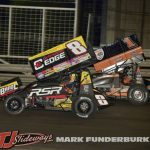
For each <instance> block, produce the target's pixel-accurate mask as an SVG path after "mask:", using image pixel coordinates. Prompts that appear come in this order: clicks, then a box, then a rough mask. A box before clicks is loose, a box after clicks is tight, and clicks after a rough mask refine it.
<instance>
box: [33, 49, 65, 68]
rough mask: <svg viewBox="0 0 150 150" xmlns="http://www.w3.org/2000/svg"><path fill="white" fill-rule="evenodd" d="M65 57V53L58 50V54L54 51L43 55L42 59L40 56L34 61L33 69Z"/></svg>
mask: <svg viewBox="0 0 150 150" xmlns="http://www.w3.org/2000/svg"><path fill="white" fill-rule="evenodd" d="M65 57H66V55H65V52H64V51H62V52H60V53H59V54H57V53H56V54H55V55H54V54H53V55H48V56H46V57H44V58H43V59H42V58H40V59H38V60H36V61H34V68H35V70H39V69H42V68H44V67H45V66H48V65H51V64H53V63H55V62H57V61H59V60H61V59H63V58H65Z"/></svg>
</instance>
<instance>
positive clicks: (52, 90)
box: [29, 87, 62, 97]
mask: <svg viewBox="0 0 150 150" xmlns="http://www.w3.org/2000/svg"><path fill="white" fill-rule="evenodd" d="M61 90H62V87H49V88H36V89H32V91H31V92H30V94H29V97H31V96H33V95H36V96H44V95H52V94H60V92H61Z"/></svg>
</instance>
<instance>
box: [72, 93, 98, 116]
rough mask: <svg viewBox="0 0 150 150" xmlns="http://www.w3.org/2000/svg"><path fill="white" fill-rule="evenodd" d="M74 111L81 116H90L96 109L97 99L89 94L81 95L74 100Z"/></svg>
mask: <svg viewBox="0 0 150 150" xmlns="http://www.w3.org/2000/svg"><path fill="white" fill-rule="evenodd" d="M72 111H73V113H74V114H75V115H77V116H78V117H81V118H88V117H89V116H91V115H93V114H94V112H95V111H96V104H95V100H94V99H93V100H92V99H91V98H90V97H89V96H84V95H81V96H79V97H78V98H77V99H74V100H73V102H72Z"/></svg>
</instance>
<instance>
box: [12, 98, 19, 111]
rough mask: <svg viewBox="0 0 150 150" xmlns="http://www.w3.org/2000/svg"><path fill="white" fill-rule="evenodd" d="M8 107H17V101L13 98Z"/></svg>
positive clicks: (14, 108)
mask: <svg viewBox="0 0 150 150" xmlns="http://www.w3.org/2000/svg"><path fill="white" fill-rule="evenodd" d="M10 107H11V109H13V110H16V109H18V107H19V103H18V101H16V100H13V101H12V102H11V103H10Z"/></svg>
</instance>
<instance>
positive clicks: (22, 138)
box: [0, 131, 53, 149]
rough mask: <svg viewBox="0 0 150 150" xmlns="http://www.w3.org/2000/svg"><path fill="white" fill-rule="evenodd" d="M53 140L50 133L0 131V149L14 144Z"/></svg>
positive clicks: (20, 144)
mask: <svg viewBox="0 0 150 150" xmlns="http://www.w3.org/2000/svg"><path fill="white" fill-rule="evenodd" d="M52 141H53V135H52V134H47V135H46V134H42V133H24V134H19V131H10V132H2V133H0V149H9V148H12V147H14V146H23V145H31V144H35V143H39V142H43V143H44V144H45V143H48V142H52Z"/></svg>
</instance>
